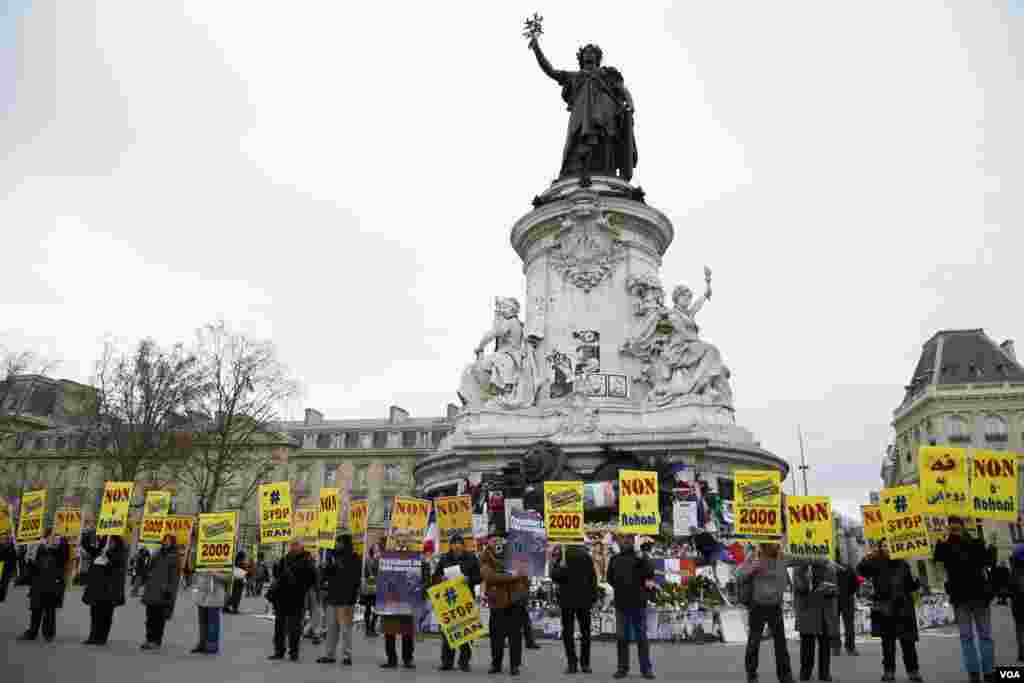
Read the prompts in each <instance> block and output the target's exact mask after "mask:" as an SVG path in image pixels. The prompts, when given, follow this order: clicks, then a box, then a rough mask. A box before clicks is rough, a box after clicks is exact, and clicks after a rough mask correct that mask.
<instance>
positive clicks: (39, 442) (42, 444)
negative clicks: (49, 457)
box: [36, 436, 46, 451]
mask: <svg viewBox="0 0 1024 683" xmlns="http://www.w3.org/2000/svg"><path fill="white" fill-rule="evenodd" d="M44 448H46V439H44V438H43V437H41V436H40V437H37V438H36V450H37V451H41V450H43V449H44Z"/></svg>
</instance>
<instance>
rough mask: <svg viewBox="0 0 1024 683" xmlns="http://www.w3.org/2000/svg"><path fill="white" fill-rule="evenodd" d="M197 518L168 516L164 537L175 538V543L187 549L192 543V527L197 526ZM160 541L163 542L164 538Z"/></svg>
mask: <svg viewBox="0 0 1024 683" xmlns="http://www.w3.org/2000/svg"><path fill="white" fill-rule="evenodd" d="M195 521H196V518H195V517H186V516H184V515H168V516H167V517H165V518H164V531H163V533H164V535H167V534H171V535H173V536H174V542H175V543H176V544H178V546H180V547H181V548H187V547H188V546H189V544H190V543H191V542H192V526H193V525H194V524H195ZM159 540H163V537H162V536H161V538H160V539H159Z"/></svg>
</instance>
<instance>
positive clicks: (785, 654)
mask: <svg viewBox="0 0 1024 683" xmlns="http://www.w3.org/2000/svg"><path fill="white" fill-rule="evenodd" d="M736 580H737V583H738V584H739V585H740V586H741V589H740V604H743V605H745V606H746V607H747V608H748V609H749V610H750V614H749V617H748V624H749V627H748V629H747V633H748V635H747V653H746V661H745V667H746V670H747V680H748V681H756V680H757V665H758V662H757V660H758V656H759V655H760V653H761V637H762V636H763V635H764V627H765V626H766V625H767V626H768V627H769V628H770V629H771V632H772V641H773V644H774V646H775V673H776V674H777V675H778V677H779V683H793V670H792V668H791V665H790V661H789V650H788V649H787V648H786V628H785V626H784V625H783V621H782V594H783V592H784V591H785V590H786V587H787V586H788V585H789V573H788V572H787V571H786V561H785V560H784V559H783V558H782V555H781V553H780V552H779V546H778V544H776V543H764V544H762V545H761V546H760V548H759V550H758V553H757V555H756V556H755V555H754V554H753V553H751V554H750V555H749V556H748V557H747V559H746V561H745V562H744V563H743V566H741V567H740V568H739V569H738V570H737V571H736Z"/></svg>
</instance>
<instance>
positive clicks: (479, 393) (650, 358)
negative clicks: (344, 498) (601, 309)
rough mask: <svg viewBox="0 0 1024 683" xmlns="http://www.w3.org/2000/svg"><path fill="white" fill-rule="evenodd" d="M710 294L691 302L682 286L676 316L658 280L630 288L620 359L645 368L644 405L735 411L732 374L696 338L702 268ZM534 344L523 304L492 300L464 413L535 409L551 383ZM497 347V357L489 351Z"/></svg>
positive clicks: (468, 375) (467, 378) (637, 280)
mask: <svg viewBox="0 0 1024 683" xmlns="http://www.w3.org/2000/svg"><path fill="white" fill-rule="evenodd" d="M705 281H706V283H707V289H706V291H705V293H704V295H703V296H701V297H700V298H698V299H697V300H696V301H694V300H693V292H692V290H691V289H690V288H689V287H687V286H685V285H680V286H678V287H676V288H675V289H674V290H673V291H672V303H673V306H672V308H667V307H666V306H665V304H664V299H665V293H664V289H663V288H662V286H661V283H660V282H659V281H658V279H657V278H656V277H655V276H653V275H643V276H633V277H630V278H629V279H628V281H627V283H626V286H627V288H628V290H629V292H630V294H631V295H632V296H633V297H635V298H636V300H637V301H636V302H635V304H634V310H633V313H634V324H633V326H632V328H631V329H630V331H629V334H628V335H627V338H626V341H625V343H624V344H623V345H622V348H621V349H620V352H621V353H623V354H626V355H630V356H633V357H634V358H637V359H639V360H640V361H642V363H643V366H642V367H643V371H642V373H641V376H640V377H639V378H637V379H638V381H642V382H645V383H647V384H648V385H649V390H648V392H647V398H646V403H647V404H648V405H650V406H668V405H672V404H674V403H676V402H679V403H700V404H707V405H719V406H728V407H731V406H732V389H731V387H730V385H729V376H730V373H729V368H728V367H726V365H725V364H724V363H723V362H722V357H721V354H720V353H719V351H718V349H717V348H716V347H715V346H713V345H712V344H709V343H707V342H705V341H702V340H701V339H700V337H699V327H698V326H697V323H696V321H695V318H696V315H697V313H698V312H699V311H700V309H701V308H702V307H703V306H704V304H705V303H706V302H707V301H708V300H709V299H710V298H711V272H710V271H709V270H708V269H706V268H705ZM537 341H538V340H537V339H534V338H531V337H528V336H527V335H526V334H525V331H524V327H523V323H522V322H521V321H520V320H519V302H518V301H517V300H516V299H513V298H501V297H499V298H497V299H496V300H495V311H494V325H493V326H492V328H491V329H490V330H489V331H488V332H487V333H486V334H485V335H484V337H483V338H482V339H481V340H480V343H479V344H478V345H477V348H476V349H475V350H474V353H475V354H476V361H474V362H473V363H471V364H470V365H469V366H468V367H467V368H466V369H465V370H464V371H463V373H462V378H461V383H460V387H459V398H460V399H461V400H462V403H463V405H464V406H465V407H466V408H469V409H474V408H497V409H505V410H515V409H521V408H529V407H532V406H534V405H536V403H537V399H538V396H539V395H540V393H541V389H542V388H543V387H544V386H545V385H546V384H547V381H548V380H547V379H546V378H545V377H544V375H543V374H542V373H541V371H540V369H539V365H538V363H537V359H536V354H535V350H536V349H535V346H536V343H537ZM491 342H494V344H495V348H494V351H493V352H492V353H484V347H485V346H487V345H488V344H489V343H491Z"/></svg>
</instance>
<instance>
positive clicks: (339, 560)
mask: <svg viewBox="0 0 1024 683" xmlns="http://www.w3.org/2000/svg"><path fill="white" fill-rule="evenodd" d="M332 545H333V546H334V548H335V550H334V561H333V562H332V563H330V564H329V565H328V566H327V567H326V568H325V569H324V575H325V578H326V580H327V591H326V595H325V596H324V602H325V603H326V607H327V610H328V611H327V647H326V648H325V651H324V656H323V657H321V658H320V659H318V660H316V661H317V662H319V663H320V664H334V663H335V662H336V661H337V659H335V654H336V653H337V651H338V636H339V634H340V636H341V656H342V661H341V663H342V664H344V665H345V666H352V615H353V612H354V610H355V604H356V601H358V599H359V585H360V583H361V575H362V562H361V560H360V557H359V556H358V555H356V554H355V550H354V548H353V544H352V537H351V536H349V535H347V534H344V535H341V536H338V537H337V539H335V540H334V542H333V543H332Z"/></svg>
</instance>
